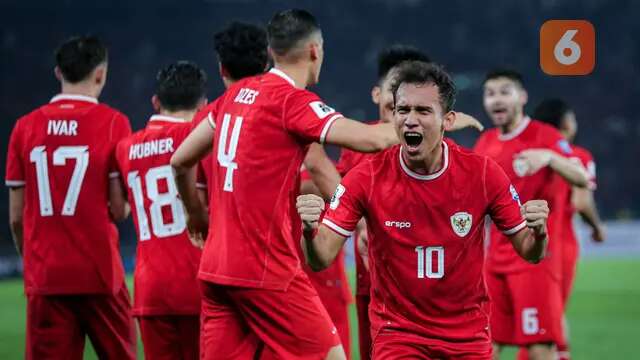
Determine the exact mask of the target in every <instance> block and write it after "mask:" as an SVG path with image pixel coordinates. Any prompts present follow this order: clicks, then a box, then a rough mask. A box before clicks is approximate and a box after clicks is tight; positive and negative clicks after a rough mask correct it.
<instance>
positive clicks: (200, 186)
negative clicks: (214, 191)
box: [196, 182, 207, 189]
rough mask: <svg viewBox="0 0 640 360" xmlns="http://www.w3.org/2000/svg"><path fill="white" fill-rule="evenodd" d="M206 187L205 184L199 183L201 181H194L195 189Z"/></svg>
mask: <svg viewBox="0 0 640 360" xmlns="http://www.w3.org/2000/svg"><path fill="white" fill-rule="evenodd" d="M206 188H207V184H205V183H201V182H197V183H196V189H206Z"/></svg>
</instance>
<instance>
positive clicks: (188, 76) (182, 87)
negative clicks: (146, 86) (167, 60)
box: [156, 61, 207, 111]
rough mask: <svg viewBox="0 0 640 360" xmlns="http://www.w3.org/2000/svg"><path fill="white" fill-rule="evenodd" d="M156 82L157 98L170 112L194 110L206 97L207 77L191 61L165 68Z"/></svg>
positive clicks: (159, 73)
mask: <svg viewBox="0 0 640 360" xmlns="http://www.w3.org/2000/svg"><path fill="white" fill-rule="evenodd" d="M156 80H157V82H156V96H158V100H160V105H161V106H162V107H163V108H165V109H167V110H169V111H180V110H193V109H194V108H195V107H196V106H197V105H198V102H199V101H200V100H201V99H203V98H204V97H205V92H206V85H207V75H206V74H205V72H204V71H203V70H202V69H201V68H200V67H198V65H196V64H194V63H192V62H190V61H178V62H176V63H174V64H171V65H169V66H166V67H164V68H163V69H162V70H160V71H159V72H158V76H156Z"/></svg>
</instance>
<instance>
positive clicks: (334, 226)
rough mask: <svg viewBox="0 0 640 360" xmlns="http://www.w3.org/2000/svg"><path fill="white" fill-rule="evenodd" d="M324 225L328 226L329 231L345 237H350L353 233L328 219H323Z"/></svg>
mask: <svg viewBox="0 0 640 360" xmlns="http://www.w3.org/2000/svg"><path fill="white" fill-rule="evenodd" d="M322 223H323V224H325V225H327V227H328V228H329V229H331V230H333V231H335V232H337V233H338V234H340V235H342V236H344V237H349V236H351V234H352V233H353V231H349V230H346V229H344V228H342V227H340V226H339V225H337V224H336V223H334V222H333V221H331V220H329V219H327V218H324V219H322Z"/></svg>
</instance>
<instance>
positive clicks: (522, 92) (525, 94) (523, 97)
mask: <svg viewBox="0 0 640 360" xmlns="http://www.w3.org/2000/svg"><path fill="white" fill-rule="evenodd" d="M520 100H521V102H522V106H525V105H527V102H528V101H529V93H528V92H527V90H525V89H520Z"/></svg>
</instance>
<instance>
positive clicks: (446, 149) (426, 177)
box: [398, 141, 449, 180]
mask: <svg viewBox="0 0 640 360" xmlns="http://www.w3.org/2000/svg"><path fill="white" fill-rule="evenodd" d="M442 147H443V150H442V152H443V153H444V164H443V165H442V169H440V170H438V171H437V172H435V173H433V174H429V175H422V174H418V173H416V172H414V171H412V170H411V169H409V167H408V166H407V164H405V163H404V159H403V158H402V147H400V151H398V156H399V158H400V166H401V167H402V170H404V172H405V173H406V174H407V175H409V176H411V177H412V178H414V179H418V180H433V179H436V178H437V177H439V176H440V175H442V173H444V172H445V170H447V168H448V167H449V145H447V143H446V142H444V141H443V142H442Z"/></svg>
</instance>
